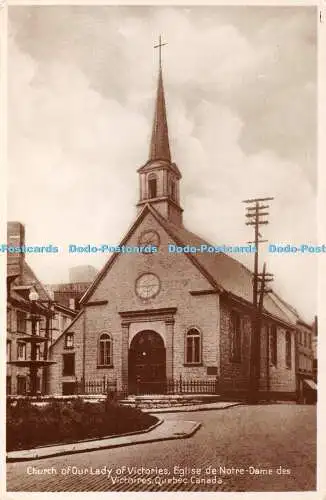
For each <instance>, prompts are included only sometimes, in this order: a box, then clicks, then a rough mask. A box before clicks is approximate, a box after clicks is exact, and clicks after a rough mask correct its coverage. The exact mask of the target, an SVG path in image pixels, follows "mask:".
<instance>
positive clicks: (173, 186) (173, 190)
mask: <svg viewBox="0 0 326 500" xmlns="http://www.w3.org/2000/svg"><path fill="white" fill-rule="evenodd" d="M170 196H171V198H172V200H174V201H176V199H177V189H176V184H175V181H174V179H171V180H170Z"/></svg>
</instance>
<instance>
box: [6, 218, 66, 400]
mask: <svg viewBox="0 0 326 500" xmlns="http://www.w3.org/2000/svg"><path fill="white" fill-rule="evenodd" d="M7 244H8V246H10V247H24V246H25V227H24V226H23V224H21V223H20V222H8V224H7ZM58 315H60V317H62V318H64V321H63V322H61V324H59V323H58V324H56V321H55V318H56V317H57V316H58ZM75 316H76V311H74V310H69V309H68V308H65V307H63V306H62V305H60V304H57V303H56V302H54V300H53V296H52V294H51V293H49V291H48V290H47V289H46V287H45V286H44V285H43V284H42V283H41V281H40V280H39V279H38V278H37V276H36V275H35V273H34V272H33V270H32V269H31V267H30V266H29V265H28V263H27V262H26V260H25V254H24V253H10V252H9V253H8V256H7V378H6V388H7V395H26V394H31V393H32V392H33V393H34V394H35V393H36V394H40V393H43V394H44V393H45V394H46V393H47V392H48V382H47V381H48V370H49V366H50V365H51V362H50V361H49V356H48V354H49V348H50V345H51V343H52V342H53V341H54V340H55V339H56V338H57V337H58V336H60V335H61V333H62V331H63V329H64V328H65V327H67V326H68V325H69V323H70V322H71V321H72V319H73V318H74V317H75ZM33 371H34V373H35V374H36V377H34V376H33V377H32V378H33V380H34V379H35V383H36V387H32V380H31V373H33Z"/></svg>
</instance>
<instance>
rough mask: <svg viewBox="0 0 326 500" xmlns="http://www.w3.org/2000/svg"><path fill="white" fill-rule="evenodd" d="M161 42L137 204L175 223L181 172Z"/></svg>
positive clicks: (179, 219)
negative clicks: (175, 158)
mask: <svg viewBox="0 0 326 500" xmlns="http://www.w3.org/2000/svg"><path fill="white" fill-rule="evenodd" d="M163 45H166V44H165V43H162V39H161V36H160V38H159V43H158V45H155V46H154V47H155V48H158V49H159V73H158V84H157V93H156V102H155V111H154V122H153V129H152V137H151V142H150V148H149V159H148V161H147V163H145V165H143V166H142V167H141V168H139V169H138V173H139V177H140V193H139V202H138V203H137V207H139V209H140V210H141V209H142V208H143V206H144V205H145V204H146V203H150V204H151V205H152V206H153V207H154V208H155V209H156V210H157V211H158V212H160V214H161V215H163V217H165V218H166V219H168V220H170V221H171V222H173V223H174V224H177V225H181V224H182V212H183V210H182V208H181V207H180V193H179V181H180V179H181V173H180V170H179V169H178V167H177V165H176V164H175V163H173V162H172V161H171V152H170V144H169V132H168V122H167V117H166V106H165V96H164V87H163V76H162V53H161V49H162V46H163Z"/></svg>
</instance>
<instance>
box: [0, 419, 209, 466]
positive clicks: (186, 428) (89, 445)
mask: <svg viewBox="0 0 326 500" xmlns="http://www.w3.org/2000/svg"><path fill="white" fill-rule="evenodd" d="M200 426H201V424H200V423H199V422H193V421H190V420H167V421H162V420H161V421H159V423H158V424H156V426H155V428H153V429H152V430H150V431H147V432H146V431H145V432H144V431H142V432H140V433H137V434H136V433H134V434H129V435H125V436H119V437H109V438H102V439H96V440H93V441H83V442H79V443H72V444H59V445H55V446H44V447H41V448H33V449H32V450H18V451H11V452H9V453H7V457H6V460H7V462H20V461H24V460H35V459H40V458H48V457H54V456H58V455H69V454H72V453H81V452H86V451H94V450H101V449H105V448H118V447H120V446H130V445H132V444H140V443H152V442H154V441H166V440H169V439H182V438H187V437H191V436H192V435H193V434H194V433H195V432H196V431H197V430H198V429H199V427H200Z"/></svg>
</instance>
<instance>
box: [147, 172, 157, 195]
mask: <svg viewBox="0 0 326 500" xmlns="http://www.w3.org/2000/svg"><path fill="white" fill-rule="evenodd" d="M148 197H149V198H156V197H157V177H156V175H155V174H149V176H148Z"/></svg>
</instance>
